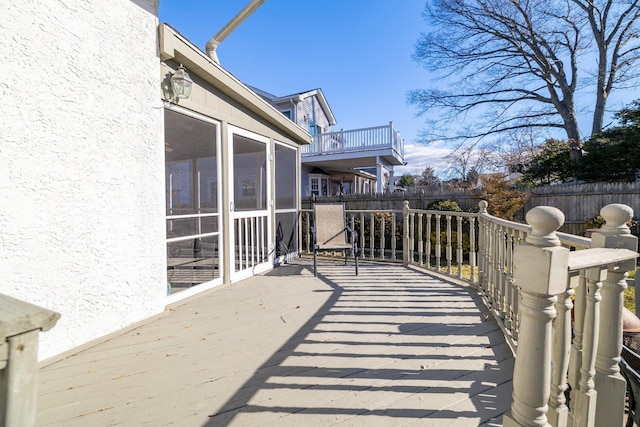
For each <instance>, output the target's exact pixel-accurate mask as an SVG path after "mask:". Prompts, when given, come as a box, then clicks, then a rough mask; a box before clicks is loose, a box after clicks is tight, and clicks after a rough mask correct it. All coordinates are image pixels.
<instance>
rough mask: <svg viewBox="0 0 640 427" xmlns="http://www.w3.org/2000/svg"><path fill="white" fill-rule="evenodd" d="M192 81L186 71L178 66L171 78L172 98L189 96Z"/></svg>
mask: <svg viewBox="0 0 640 427" xmlns="http://www.w3.org/2000/svg"><path fill="white" fill-rule="evenodd" d="M192 85H193V80H191V77H190V76H189V73H187V70H186V69H185V68H184V67H183V66H182V64H180V66H179V67H178V69H177V70H176V72H175V73H173V75H172V76H171V90H172V91H173V96H174V98H178V99H182V98H188V97H189V95H191V87H192Z"/></svg>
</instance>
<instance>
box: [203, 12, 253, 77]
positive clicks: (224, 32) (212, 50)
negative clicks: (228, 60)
mask: <svg viewBox="0 0 640 427" xmlns="http://www.w3.org/2000/svg"><path fill="white" fill-rule="evenodd" d="M265 1H266V0H251V1H250V2H249V4H247V5H246V6H245V7H244V9H242V10H241V11H240V12H239V13H238V14H237V15H236V16H235V17H234V18H233V19H232V20H231V21H229V22H227V25H225V26H224V27H222V29H221V30H220V31H218V33H217V34H216V35H215V36H213V37H212V38H211V39H210V40H209V41H208V42H207V44H206V46H205V49H206V51H207V55H208V56H209V58H211V59H213V60H214V61H215V62H216V63H217V64H219V63H220V61H219V60H218V55H216V49H217V48H218V45H220V43H222V41H223V40H224V39H226V38H227V36H228V35H229V34H231V33H232V32H233V31H234V30H235V29H236V28H238V26H239V25H240V24H242V23H243V22H244V20H245V19H247V18H248V17H249V15H251V14H252V13H253V12H255V10H256V9H257V8H259V7H260V6H262V4H263V3H264V2H265Z"/></svg>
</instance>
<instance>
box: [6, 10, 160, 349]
mask: <svg viewBox="0 0 640 427" xmlns="http://www.w3.org/2000/svg"><path fill="white" fill-rule="evenodd" d="M2 6H3V7H2V15H3V17H2V19H1V20H0V75H1V76H2V77H1V78H0V93H1V94H2V96H1V99H2V114H0V125H1V129H2V132H1V133H0V272H1V274H0V292H1V293H5V294H8V295H11V296H14V297H17V298H20V299H23V300H26V301H29V302H31V303H34V304H37V305H40V306H43V307H47V308H49V309H52V310H55V311H58V312H60V313H61V314H62V317H61V319H60V320H59V322H58V324H57V325H56V326H55V327H54V328H53V329H52V330H51V331H49V332H46V333H44V334H41V341H40V358H41V359H44V358H48V357H51V356H54V355H56V354H59V353H61V352H64V351H65V350H68V349H71V348H74V347H76V346H78V345H81V344H84V343H86V342H88V341H90V340H93V339H96V338H99V337H101V336H104V335H106V334H108V333H110V332H113V331H116V330H118V329H121V328H123V327H125V326H127V325H130V324H132V323H134V322H137V321H139V320H141V319H144V318H146V317H149V316H151V315H153V314H155V313H158V312H160V311H162V310H163V308H164V297H165V295H166V280H165V256H166V255H165V249H164V233H165V232H164V148H163V143H162V139H161V132H162V124H161V121H162V109H161V108H160V107H161V102H160V100H159V97H160V82H159V77H160V72H159V59H158V53H157V40H156V39H157V31H156V26H157V0H112V1H86V0H64V1H61V0H47V1H40V0H22V1H5V2H3V5H2Z"/></svg>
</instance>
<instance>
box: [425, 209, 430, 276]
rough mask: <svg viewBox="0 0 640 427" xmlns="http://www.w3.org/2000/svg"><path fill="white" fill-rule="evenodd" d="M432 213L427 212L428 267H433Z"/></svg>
mask: <svg viewBox="0 0 640 427" xmlns="http://www.w3.org/2000/svg"><path fill="white" fill-rule="evenodd" d="M431 216H432V215H431V214H430V213H427V249H426V250H425V252H426V255H427V259H426V264H427V268H431Z"/></svg>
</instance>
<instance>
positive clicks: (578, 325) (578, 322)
mask: <svg viewBox="0 0 640 427" xmlns="http://www.w3.org/2000/svg"><path fill="white" fill-rule="evenodd" d="M577 280H578V286H577V287H576V288H575V298H574V304H573V344H572V345H571V356H570V359H569V383H570V384H571V385H572V387H571V392H570V400H569V408H570V412H571V414H573V413H575V410H576V397H577V393H578V383H579V382H580V370H581V369H582V336H583V332H582V331H583V324H584V317H585V312H586V306H587V279H586V277H585V271H584V270H582V271H580V274H579V276H578V279H577ZM571 417H573V415H571Z"/></svg>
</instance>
